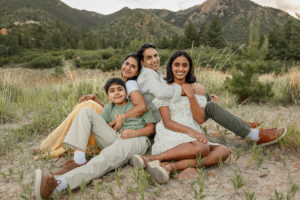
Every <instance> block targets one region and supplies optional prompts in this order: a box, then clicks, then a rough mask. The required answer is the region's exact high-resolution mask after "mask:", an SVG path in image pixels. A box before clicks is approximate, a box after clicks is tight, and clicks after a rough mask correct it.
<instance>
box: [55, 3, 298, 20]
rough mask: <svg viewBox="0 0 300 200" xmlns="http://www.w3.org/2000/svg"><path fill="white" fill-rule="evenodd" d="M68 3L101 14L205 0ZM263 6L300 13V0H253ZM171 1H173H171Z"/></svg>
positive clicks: (182, 5)
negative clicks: (124, 9)
mask: <svg viewBox="0 0 300 200" xmlns="http://www.w3.org/2000/svg"><path fill="white" fill-rule="evenodd" d="M61 1H62V2H64V3H66V4H67V5H69V6H71V7H73V8H77V9H84V10H89V11H95V12H97V13H101V14H110V13H113V12H116V11H118V10H120V9H121V8H123V7H125V6H127V7H129V8H158V9H168V10H172V11H178V10H182V9H186V8H190V7H192V6H194V5H200V4H202V3H203V2H204V1H205V0H61ZM252 1H254V2H256V3H258V4H260V5H262V6H269V7H274V8H279V9H281V10H284V11H286V12H288V13H289V14H290V15H293V16H294V17H295V16H296V15H295V12H298V13H300V0H252ZM170 2H171V3H170Z"/></svg>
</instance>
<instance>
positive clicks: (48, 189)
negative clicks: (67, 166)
mask: <svg viewBox="0 0 300 200" xmlns="http://www.w3.org/2000/svg"><path fill="white" fill-rule="evenodd" d="M57 186H58V183H57V180H56V179H55V178H54V176H51V175H45V174H43V173H42V171H41V170H40V169H37V170H35V182H34V192H35V196H36V198H37V199H38V200H41V199H45V198H48V197H49V196H50V195H51V194H52V192H53V191H54V190H55V188H56V187H57Z"/></svg>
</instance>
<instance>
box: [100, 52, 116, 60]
mask: <svg viewBox="0 0 300 200" xmlns="http://www.w3.org/2000/svg"><path fill="white" fill-rule="evenodd" d="M100 55H101V57H102V59H104V60H107V59H109V58H110V57H112V56H113V52H111V51H103V52H101V53H100Z"/></svg>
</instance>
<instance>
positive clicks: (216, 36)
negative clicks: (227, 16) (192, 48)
mask: <svg viewBox="0 0 300 200" xmlns="http://www.w3.org/2000/svg"><path fill="white" fill-rule="evenodd" d="M208 45H209V46H211V47H216V48H218V49H221V48H224V47H225V46H226V43H225V38H224V36H223V32H222V26H221V21H220V19H219V18H218V17H217V16H215V17H213V19H212V20H211V21H210V24H209V27H208Z"/></svg>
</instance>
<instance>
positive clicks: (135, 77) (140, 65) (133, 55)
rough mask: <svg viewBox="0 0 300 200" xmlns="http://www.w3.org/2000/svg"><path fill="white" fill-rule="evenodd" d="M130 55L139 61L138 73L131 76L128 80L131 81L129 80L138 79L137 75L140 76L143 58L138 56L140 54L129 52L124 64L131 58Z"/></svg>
mask: <svg viewBox="0 0 300 200" xmlns="http://www.w3.org/2000/svg"><path fill="white" fill-rule="evenodd" d="M130 57H132V58H134V59H136V61H137V63H138V74H137V75H136V76H134V77H132V78H129V79H128V80H127V81H129V80H136V79H137V77H138V76H139V74H140V71H141V69H142V64H141V59H140V58H139V57H138V55H137V54H135V53H130V54H128V55H127V56H126V57H125V58H124V60H123V62H122V64H124V62H125V61H126V60H127V59H128V58H130ZM122 76H123V75H122Z"/></svg>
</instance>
